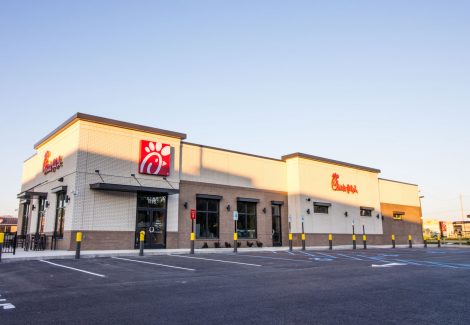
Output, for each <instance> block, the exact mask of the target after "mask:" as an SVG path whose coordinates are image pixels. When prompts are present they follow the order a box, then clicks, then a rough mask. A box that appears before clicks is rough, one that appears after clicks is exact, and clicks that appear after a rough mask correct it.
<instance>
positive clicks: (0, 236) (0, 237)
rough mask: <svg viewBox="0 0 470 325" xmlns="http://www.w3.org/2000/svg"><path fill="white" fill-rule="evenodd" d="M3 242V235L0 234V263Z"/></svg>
mask: <svg viewBox="0 0 470 325" xmlns="http://www.w3.org/2000/svg"><path fill="white" fill-rule="evenodd" d="M4 241H5V234H4V233H3V232H0V262H1V261H2V250H3V242H4Z"/></svg>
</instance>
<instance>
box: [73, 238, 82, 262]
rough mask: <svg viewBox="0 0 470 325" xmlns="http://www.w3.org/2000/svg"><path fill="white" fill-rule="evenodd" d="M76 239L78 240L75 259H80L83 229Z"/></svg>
mask: <svg viewBox="0 0 470 325" xmlns="http://www.w3.org/2000/svg"><path fill="white" fill-rule="evenodd" d="M75 241H76V242H77V248H76V250H75V259H77V260H78V259H80V249H81V246H82V232H81V231H78V232H77V235H76V238H75Z"/></svg>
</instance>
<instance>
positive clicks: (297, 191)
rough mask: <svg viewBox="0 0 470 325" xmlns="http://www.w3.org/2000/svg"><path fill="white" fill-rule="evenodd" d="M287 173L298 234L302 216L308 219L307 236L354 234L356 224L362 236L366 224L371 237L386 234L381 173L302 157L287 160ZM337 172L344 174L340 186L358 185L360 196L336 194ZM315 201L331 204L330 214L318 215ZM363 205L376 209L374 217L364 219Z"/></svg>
mask: <svg viewBox="0 0 470 325" xmlns="http://www.w3.org/2000/svg"><path fill="white" fill-rule="evenodd" d="M287 173H288V179H289V185H288V192H289V214H290V216H291V217H292V231H293V232H294V233H298V232H301V230H302V224H301V216H304V218H305V224H304V226H305V232H306V233H323V234H324V233H335V234H350V233H351V232H352V222H353V221H354V224H355V227H356V232H357V233H362V226H363V225H364V226H365V228H366V232H367V233H368V234H382V220H381V218H380V214H381V210H380V198H379V188H378V174H377V173H374V172H369V171H364V170H359V169H355V168H351V167H346V166H340V165H334V164H329V163H324V162H320V161H315V160H311V159H305V158H299V157H296V158H290V159H287ZM333 173H337V174H339V175H340V178H339V183H340V184H351V185H356V186H357V189H358V193H354V194H353V193H350V194H348V193H345V192H340V191H333V190H332V188H331V180H332V174H333ZM308 199H310V201H309V200H308ZM314 202H323V203H330V204H331V207H330V208H329V213H328V214H317V213H314V212H313V210H314V207H313V204H314ZM361 206H363V207H371V208H374V210H373V211H372V216H371V217H363V216H360V207H361ZM307 209H310V214H308V213H307ZM345 212H348V216H347V217H345V215H344V214H345ZM377 215H379V218H377Z"/></svg>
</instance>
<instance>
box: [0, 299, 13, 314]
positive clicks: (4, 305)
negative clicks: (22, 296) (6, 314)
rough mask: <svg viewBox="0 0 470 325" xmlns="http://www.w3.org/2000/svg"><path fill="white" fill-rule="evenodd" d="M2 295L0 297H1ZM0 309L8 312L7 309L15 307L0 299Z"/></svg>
mask: <svg viewBox="0 0 470 325" xmlns="http://www.w3.org/2000/svg"><path fill="white" fill-rule="evenodd" d="M1 296H2V295H0V297H1ZM0 309H3V310H8V309H15V306H13V305H12V304H10V303H9V302H8V301H7V300H6V299H2V298H0Z"/></svg>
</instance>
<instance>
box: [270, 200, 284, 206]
mask: <svg viewBox="0 0 470 325" xmlns="http://www.w3.org/2000/svg"><path fill="white" fill-rule="evenodd" d="M271 204H272V205H284V202H283V201H271Z"/></svg>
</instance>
